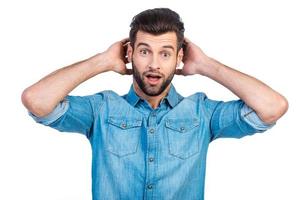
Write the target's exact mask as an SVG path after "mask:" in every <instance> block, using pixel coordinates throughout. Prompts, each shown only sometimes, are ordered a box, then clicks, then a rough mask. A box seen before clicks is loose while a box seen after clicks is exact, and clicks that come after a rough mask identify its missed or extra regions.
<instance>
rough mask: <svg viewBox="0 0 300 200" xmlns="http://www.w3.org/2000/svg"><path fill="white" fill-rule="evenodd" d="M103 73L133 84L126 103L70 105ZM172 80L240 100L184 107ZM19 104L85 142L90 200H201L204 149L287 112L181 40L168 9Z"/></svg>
mask: <svg viewBox="0 0 300 200" xmlns="http://www.w3.org/2000/svg"><path fill="white" fill-rule="evenodd" d="M125 55H127V56H125ZM128 61H129V62H131V63H132V70H131V69H128V68H126V64H127V62H128ZM181 62H183V63H184V66H183V68H182V69H179V68H178V66H179V64H180V63H181ZM107 71H114V72H117V73H119V74H123V75H127V74H133V84H132V86H131V88H130V90H129V92H128V94H126V95H124V96H119V95H118V94H116V93H114V92H113V91H103V92H100V93H97V94H95V95H91V96H83V97H79V96H70V95H68V94H69V93H70V91H72V90H73V89H74V88H75V87H77V86H78V85H79V84H81V83H82V82H84V81H86V80H88V79H90V78H92V77H93V76H96V75H98V74H101V73H103V72H107ZM175 73H176V74H178V75H185V76H186V75H193V74H200V75H203V76H206V77H209V78H211V79H213V80H215V81H217V82H219V83H220V84H222V85H224V86H225V87H227V88H228V89H229V90H231V91H232V92H233V93H234V94H236V95H237V96H238V97H239V98H240V100H236V101H230V102H222V101H214V100H210V99H208V98H207V97H206V95H205V94H203V93H196V94H194V95H191V96H189V97H182V96H181V95H180V94H178V93H177V92H176V90H175V88H174V86H173V85H172V84H171V81H172V78H173V76H174V74H175ZM22 101H23V104H24V105H25V106H26V108H27V109H28V110H29V111H30V114H31V116H32V117H33V118H34V119H35V120H36V121H37V122H39V123H42V124H44V125H48V126H50V127H52V128H55V129H57V130H59V131H66V132H78V133H82V134H84V135H85V136H86V137H87V138H88V139H89V141H90V143H91V146H92V156H93V157H92V158H93V161H92V180H93V183H92V192H93V199H94V200H99V199H180V200H182V199H203V198H204V177H205V163H206V153H207V149H208V145H209V143H210V142H211V141H213V140H214V139H217V138H222V137H232V138H240V137H243V136H246V135H251V134H254V133H256V132H263V131H265V130H267V129H269V128H270V127H271V126H273V125H274V124H275V122H276V121H277V120H278V119H279V118H280V117H281V116H282V115H283V114H284V113H285V112H286V111H287V108H288V103H287V100H286V99H285V98H284V97H283V96H282V95H280V94H279V93H277V92H276V91H274V90H273V89H271V88H270V87H268V86H267V85H265V84H264V83H262V82H260V81H259V80H257V79H255V78H253V77H251V76H248V75H246V74H243V73H241V72H238V71H236V70H234V69H232V68H229V67H227V66H225V65H223V64H221V63H220V62H218V61H216V60H214V59H212V58H210V57H208V56H207V55H205V54H204V53H203V52H202V51H201V49H200V48H199V47H198V46H196V45H195V44H194V43H193V42H191V41H189V40H188V39H186V38H184V25H183V23H182V22H181V20H180V17H179V15H178V14H177V13H175V12H174V11H172V10H170V9H166V8H158V9H151V10H146V11H143V12H141V13H140V14H138V15H136V16H135V17H134V18H133V20H132V23H131V30H130V37H129V41H128V39H124V40H122V41H119V42H116V43H114V44H113V45H112V46H110V47H109V48H108V49H107V50H106V51H105V52H103V53H100V54H97V55H95V56H93V57H91V58H89V59H87V60H84V61H81V62H78V63H75V64H73V65H70V66H68V67H65V68H62V69H59V70H57V71H55V72H53V73H51V74H49V75H48V76H46V77H44V78H43V79H41V80H40V81H39V82H37V83H35V84H34V85H32V86H30V87H29V88H27V89H26V90H25V91H24V92H23V94H22Z"/></svg>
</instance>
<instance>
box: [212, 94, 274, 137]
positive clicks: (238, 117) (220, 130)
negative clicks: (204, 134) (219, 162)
mask: <svg viewBox="0 0 300 200" xmlns="http://www.w3.org/2000/svg"><path fill="white" fill-rule="evenodd" d="M207 101H208V102H207V103H208V104H209V105H210V108H211V109H212V111H211V120H210V127H211V133H212V140H214V139H217V138H241V137H244V136H247V135H252V134H254V133H262V132H264V131H266V130H268V129H270V128H271V127H272V126H274V124H266V123H264V122H263V121H262V120H261V119H260V118H259V117H258V115H257V114H256V113H255V111H254V110H253V109H251V108H250V107H249V106H247V105H246V104H245V103H244V102H243V101H242V100H235V101H228V102H222V101H212V100H207Z"/></svg>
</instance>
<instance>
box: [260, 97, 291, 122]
mask: <svg viewBox="0 0 300 200" xmlns="http://www.w3.org/2000/svg"><path fill="white" fill-rule="evenodd" d="M288 108H289V103H288V101H287V99H286V98H285V97H283V96H281V97H280V98H279V99H278V100H277V101H276V102H275V103H274V105H273V106H270V107H269V112H268V113H266V114H265V115H262V117H261V119H262V121H263V122H265V123H267V124H273V123H275V122H276V121H277V120H278V119H279V118H281V117H282V116H283V115H284V114H285V113H286V112H287V110H288Z"/></svg>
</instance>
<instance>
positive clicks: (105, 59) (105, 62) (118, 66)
mask: <svg viewBox="0 0 300 200" xmlns="http://www.w3.org/2000/svg"><path fill="white" fill-rule="evenodd" d="M127 45H129V39H128V38H125V39H123V40H121V41H118V42H115V43H114V44H112V45H111V46H110V47H109V48H108V49H107V50H106V51H105V52H103V53H102V54H101V57H102V58H101V62H102V63H101V65H102V66H105V67H107V69H108V71H114V72H117V73H119V74H122V75H125V74H127V75H130V74H132V69H128V68H127V67H126V64H127V63H128V60H127V58H126V50H127Z"/></svg>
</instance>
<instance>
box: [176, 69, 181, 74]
mask: <svg viewBox="0 0 300 200" xmlns="http://www.w3.org/2000/svg"><path fill="white" fill-rule="evenodd" d="M175 74H176V75H183V71H182V69H176V71H175Z"/></svg>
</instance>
